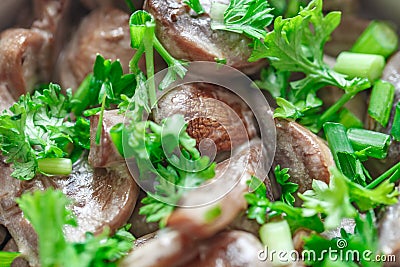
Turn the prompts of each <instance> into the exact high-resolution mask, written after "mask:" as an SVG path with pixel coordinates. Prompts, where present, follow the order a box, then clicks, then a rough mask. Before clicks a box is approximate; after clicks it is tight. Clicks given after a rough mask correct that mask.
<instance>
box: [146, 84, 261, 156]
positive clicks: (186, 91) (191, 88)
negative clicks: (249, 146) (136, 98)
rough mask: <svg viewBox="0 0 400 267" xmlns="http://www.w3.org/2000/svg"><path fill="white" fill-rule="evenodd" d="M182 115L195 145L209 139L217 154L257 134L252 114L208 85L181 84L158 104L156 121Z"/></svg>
mask: <svg viewBox="0 0 400 267" xmlns="http://www.w3.org/2000/svg"><path fill="white" fill-rule="evenodd" d="M174 114H182V115H183V116H184V117H185V119H186V120H187V121H188V128H187V132H188V133H189V135H190V136H191V137H193V138H195V139H196V141H197V145H199V144H200V142H201V141H202V140H203V139H205V138H209V139H211V140H212V141H213V142H214V143H215V145H216V148H217V151H218V152H219V151H228V150H231V148H232V147H233V148H234V147H236V146H238V145H240V144H241V143H243V142H245V141H246V140H249V139H251V138H252V137H254V136H255V135H256V126H255V122H254V115H253V113H252V112H251V110H250V109H249V107H248V106H247V105H246V104H245V102H244V101H243V100H241V99H240V98H239V97H238V96H236V95H235V94H233V93H231V92H230V91H228V90H226V89H224V88H222V87H219V86H216V85H211V84H204V83H196V84H186V85H182V86H180V87H179V88H177V89H174V90H173V91H171V92H168V94H167V95H165V96H164V97H163V98H161V99H160V100H159V102H158V113H157V114H156V116H155V118H154V119H155V121H156V122H160V121H161V120H162V119H164V118H166V117H168V116H171V115H174Z"/></svg>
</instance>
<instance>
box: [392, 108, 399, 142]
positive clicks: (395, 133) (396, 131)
mask: <svg viewBox="0 0 400 267" xmlns="http://www.w3.org/2000/svg"><path fill="white" fill-rule="evenodd" d="M390 134H391V135H392V136H393V138H394V140H396V141H399V142H400V102H398V103H397V105H396V113H395V115H394V119H393V124H392V130H391V131H390Z"/></svg>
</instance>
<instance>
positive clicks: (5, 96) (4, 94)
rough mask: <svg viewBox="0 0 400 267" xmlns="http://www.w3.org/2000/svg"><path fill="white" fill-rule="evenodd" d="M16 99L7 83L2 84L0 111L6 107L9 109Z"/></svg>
mask: <svg viewBox="0 0 400 267" xmlns="http://www.w3.org/2000/svg"><path fill="white" fill-rule="evenodd" d="M14 102H15V100H14V97H13V95H12V94H11V93H10V91H8V88H7V85H6V84H4V83H3V84H0V113H1V112H3V111H4V110H6V109H9V108H10V107H11V106H12V105H13V104H14Z"/></svg>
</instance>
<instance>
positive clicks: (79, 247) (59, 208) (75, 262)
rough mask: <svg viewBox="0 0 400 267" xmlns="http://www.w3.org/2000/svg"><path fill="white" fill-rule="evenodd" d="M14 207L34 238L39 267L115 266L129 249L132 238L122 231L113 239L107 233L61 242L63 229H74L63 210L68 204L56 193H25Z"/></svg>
mask: <svg viewBox="0 0 400 267" xmlns="http://www.w3.org/2000/svg"><path fill="white" fill-rule="evenodd" d="M16 201H17V203H18V204H19V207H20V208H21V210H22V211H23V213H24V216H25V217H26V218H27V219H28V220H29V221H30V223H31V224H32V226H33V228H34V229H35V231H36V233H37V235H38V247H39V259H40V263H41V266H43V267H50V266H76V267H89V266H115V262H116V261H117V260H118V259H120V258H121V257H122V256H124V255H126V254H127V253H128V252H129V251H130V250H131V249H132V247H133V240H134V238H133V236H132V235H131V234H130V233H129V232H127V228H122V229H120V230H118V231H117V232H116V234H115V235H114V236H113V237H110V238H109V237H108V231H107V230H106V231H104V232H103V233H102V234H100V235H98V236H96V237H95V236H93V234H90V233H88V234H87V235H86V240H85V241H84V242H80V243H70V242H68V241H67V240H66V239H65V236H64V233H63V228H64V226H65V225H71V226H73V227H76V226H77V222H76V219H75V217H74V216H73V214H72V212H71V210H69V209H67V208H66V206H67V205H69V204H71V201H70V200H69V199H67V198H66V197H65V195H64V194H63V193H62V192H61V191H58V190H53V189H47V190H46V191H36V192H34V193H33V194H31V193H25V194H23V195H22V196H21V197H20V198H18V199H17V200H16Z"/></svg>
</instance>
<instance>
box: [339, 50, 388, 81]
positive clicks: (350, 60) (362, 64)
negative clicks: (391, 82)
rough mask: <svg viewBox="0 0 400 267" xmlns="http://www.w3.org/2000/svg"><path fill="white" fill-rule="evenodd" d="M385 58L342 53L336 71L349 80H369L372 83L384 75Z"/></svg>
mask: <svg viewBox="0 0 400 267" xmlns="http://www.w3.org/2000/svg"><path fill="white" fill-rule="evenodd" d="M384 67H385V58H384V57H383V56H381V55H370V54H358V53H351V52H342V53H340V54H339V56H338V58H337V60H336V64H335V66H334V70H335V71H337V72H339V73H342V74H346V75H347V76H349V78H355V77H361V78H368V79H369V80H370V81H371V82H372V81H375V80H376V79H378V78H379V77H380V76H381V75H382V71H383V68H384Z"/></svg>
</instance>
